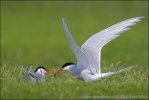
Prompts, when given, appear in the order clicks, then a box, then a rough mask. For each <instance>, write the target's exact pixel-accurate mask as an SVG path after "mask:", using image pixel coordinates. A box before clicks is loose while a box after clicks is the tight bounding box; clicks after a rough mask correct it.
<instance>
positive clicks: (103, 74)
mask: <svg viewBox="0 0 149 100" xmlns="http://www.w3.org/2000/svg"><path fill="white" fill-rule="evenodd" d="M133 67H135V66H130V67H127V68H124V69H120V70H118V71H116V72H108V73H102V74H101V76H102V78H104V77H108V76H111V75H114V74H118V73H121V72H124V71H127V70H130V69H132V68H133Z"/></svg>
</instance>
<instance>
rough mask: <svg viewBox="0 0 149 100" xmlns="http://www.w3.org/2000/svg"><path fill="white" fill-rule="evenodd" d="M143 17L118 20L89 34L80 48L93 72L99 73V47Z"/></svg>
mask: <svg viewBox="0 0 149 100" xmlns="http://www.w3.org/2000/svg"><path fill="white" fill-rule="evenodd" d="M142 18H143V17H135V18H131V19H128V20H125V21H122V22H119V23H117V24H115V25H112V26H111V27H109V28H107V29H105V30H103V31H101V32H98V33H96V34H95V35H93V36H91V37H90V38H89V39H88V40H87V41H86V42H85V43H84V44H83V45H82V47H81V50H82V51H83V52H84V53H85V55H86V56H87V58H88V61H89V64H90V70H91V72H93V74H100V73H101V68H100V58H101V57H100V56H101V54H100V53H101V49H102V47H103V46H104V45H106V44H107V43H108V42H110V41H111V40H113V39H115V38H116V37H118V36H119V35H120V34H121V33H123V32H125V31H127V30H129V29H130V28H129V27H130V26H133V25H135V24H136V23H137V22H139V21H140V19H142Z"/></svg>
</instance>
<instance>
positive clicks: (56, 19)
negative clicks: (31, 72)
mask: <svg viewBox="0 0 149 100" xmlns="http://www.w3.org/2000/svg"><path fill="white" fill-rule="evenodd" d="M147 9H148V3H147V1H107V2H103V1H93V2H92V1H84V2H83V1H79V2H75V1H70V2H68V1H67V2H64V1H57V2H56V1H51V2H48V1H44V2H40V1H28V2H27V1H21V2H18V1H7V2H6V1H1V75H0V76H1V77H0V78H1V99H81V98H98V99H104V98H108V99H112V98H117V99H119V98H121V99H131V98H132V99H133V98H135V99H137V98H138V99H139V98H140V99H147V98H148V56H147V55H148V23H147V22H148V10H147ZM62 16H64V18H65V20H66V21H67V23H68V25H69V27H70V29H71V31H72V33H73V36H74V38H75V40H76V41H77V43H78V44H79V45H82V44H83V43H84V42H85V41H86V40H87V39H88V38H89V37H90V36H91V35H93V34H94V33H96V32H98V31H101V30H102V29H104V28H107V27H108V26H110V25H112V24H115V23H117V22H119V21H122V20H125V19H128V18H132V17H136V16H145V18H144V19H143V20H142V21H141V22H139V23H138V24H137V25H135V26H133V27H132V29H131V30H129V31H128V32H125V33H124V34H122V35H121V36H120V37H119V38H117V39H115V40H113V41H111V42H110V43H109V44H107V45H106V46H105V47H104V48H103V49H102V60H101V64H102V72H108V71H115V70H117V69H120V68H125V67H128V66H132V65H137V66H136V67H135V68H134V69H132V70H130V71H128V72H124V73H121V74H119V75H114V76H112V77H109V78H107V79H102V80H99V81H95V82H90V83H86V82H83V81H80V80H78V79H76V78H74V77H72V76H71V75H70V74H69V73H67V72H64V73H61V74H58V76H57V78H56V79H55V78H54V77H53V76H47V77H46V82H45V83H42V84H28V83H24V82H23V80H21V78H22V73H21V71H20V69H19V65H20V64H24V65H25V66H27V65H29V64H34V67H33V69H35V67H36V66H39V65H43V66H45V67H47V68H48V69H53V70H54V69H56V68H59V67H60V66H61V65H62V64H63V63H65V62H67V61H72V62H75V61H76V59H75V57H74V55H73V54H72V52H71V50H70V48H69V46H68V43H67V41H66V37H65V34H64V29H63V27H62V24H61V17H62Z"/></svg>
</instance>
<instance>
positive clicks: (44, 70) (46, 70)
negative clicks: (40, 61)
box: [34, 66, 53, 75]
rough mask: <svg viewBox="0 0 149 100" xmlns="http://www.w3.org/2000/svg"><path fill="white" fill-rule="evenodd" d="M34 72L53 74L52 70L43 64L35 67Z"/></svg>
mask: <svg viewBox="0 0 149 100" xmlns="http://www.w3.org/2000/svg"><path fill="white" fill-rule="evenodd" d="M34 73H38V74H41V75H42V74H52V73H53V72H52V70H48V69H46V68H45V67H43V66H39V67H37V68H36V69H35V71H34Z"/></svg>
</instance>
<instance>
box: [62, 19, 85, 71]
mask: <svg viewBox="0 0 149 100" xmlns="http://www.w3.org/2000/svg"><path fill="white" fill-rule="evenodd" d="M62 24H63V27H64V30H65V34H66V37H67V40H68V43H69V46H70V48H71V49H72V51H73V53H74V55H75V56H76V58H77V70H78V71H82V70H83V69H85V68H86V67H87V66H88V61H87V58H86V56H85V54H84V53H83V52H82V50H81V48H80V47H79V46H78V45H77V43H76V42H75V40H74V38H73V36H72V34H71V32H70V30H69V28H68V26H67V24H66V22H65V20H64V18H63V17H62Z"/></svg>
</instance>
